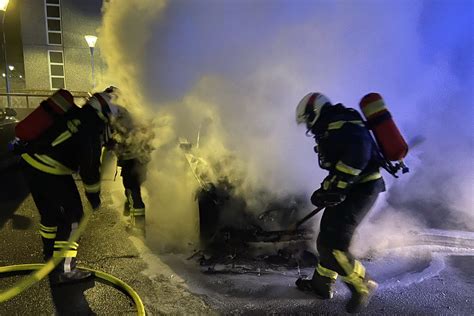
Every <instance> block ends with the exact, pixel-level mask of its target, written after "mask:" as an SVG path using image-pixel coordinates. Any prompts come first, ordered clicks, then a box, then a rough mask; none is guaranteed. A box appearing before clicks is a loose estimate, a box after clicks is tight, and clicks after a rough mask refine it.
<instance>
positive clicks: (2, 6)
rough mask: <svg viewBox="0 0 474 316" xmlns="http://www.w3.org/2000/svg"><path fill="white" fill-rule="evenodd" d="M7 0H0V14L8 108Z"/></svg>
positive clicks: (9, 101)
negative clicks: (0, 18)
mask: <svg viewBox="0 0 474 316" xmlns="http://www.w3.org/2000/svg"><path fill="white" fill-rule="evenodd" d="M8 2H9V0H0V14H1V16H2V33H3V58H4V59H3V61H4V62H5V90H6V92H7V103H8V107H9V108H10V107H11V105H12V102H11V99H10V78H9V77H10V76H9V75H8V63H7V41H6V39H5V15H6V13H7V7H8Z"/></svg>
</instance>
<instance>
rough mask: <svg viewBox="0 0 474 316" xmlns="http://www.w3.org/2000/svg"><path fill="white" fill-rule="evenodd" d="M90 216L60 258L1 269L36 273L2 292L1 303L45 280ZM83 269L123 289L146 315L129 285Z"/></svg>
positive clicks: (87, 215)
mask: <svg viewBox="0 0 474 316" xmlns="http://www.w3.org/2000/svg"><path fill="white" fill-rule="evenodd" d="M90 216H91V211H89V210H85V212H84V216H83V217H82V219H81V221H80V223H79V226H78V227H77V229H76V230H75V231H74V233H73V234H72V235H71V237H70V238H69V240H68V241H67V245H65V246H64V247H63V249H62V250H61V251H60V252H59V254H58V256H56V257H52V258H51V259H49V260H48V261H47V262H46V263H44V264H42V263H40V264H19V265H12V266H4V267H0V274H1V273H7V272H14V271H29V270H31V271H35V272H33V273H31V274H30V275H29V276H28V277H26V278H24V279H22V280H20V281H18V282H17V283H15V284H14V285H13V286H12V287H10V288H8V289H7V290H4V291H2V292H0V303H2V302H5V301H7V300H9V299H11V298H13V297H15V296H17V295H18V294H20V293H21V292H23V291H25V290H27V289H28V288H30V287H31V286H33V285H34V284H36V283H38V282H39V281H41V280H42V279H43V278H45V277H46V276H47V275H48V274H49V273H50V272H51V271H53V269H54V268H55V267H56V266H57V265H58V264H59V262H61V260H62V259H63V258H62V257H63V256H64V254H65V253H66V251H67V250H68V249H69V247H70V246H72V245H73V244H74V243H75V242H76V241H77V240H78V239H79V237H80V236H81V235H82V233H83V232H84V230H85V229H86V227H87V224H88V222H89V219H90ZM81 269H83V270H87V271H90V272H92V273H94V275H95V276H96V277H98V278H100V279H103V280H106V281H109V282H110V283H111V284H113V285H114V286H117V287H119V288H121V289H123V291H124V292H125V293H126V294H127V295H128V296H129V297H130V298H132V300H133V301H134V303H135V306H136V308H137V315H139V316H142V315H145V308H144V306H143V302H142V301H141V299H140V297H139V296H138V294H137V293H136V292H135V291H134V290H133V289H132V288H131V287H130V286H129V285H128V284H126V283H125V282H123V281H121V280H120V279H118V278H116V277H114V276H113V275H110V274H107V273H105V272H102V271H98V270H93V269H89V268H81Z"/></svg>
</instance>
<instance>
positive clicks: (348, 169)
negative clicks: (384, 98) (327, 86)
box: [296, 93, 385, 313]
mask: <svg viewBox="0 0 474 316" xmlns="http://www.w3.org/2000/svg"><path fill="white" fill-rule="evenodd" d="M296 121H297V123H298V124H303V123H304V124H306V128H307V134H308V133H310V134H312V136H314V139H315V141H316V146H315V151H316V152H317V154H318V160H319V166H320V167H321V168H322V169H325V170H328V171H329V174H328V176H327V177H326V178H325V179H324V180H323V182H322V183H321V187H320V188H319V189H317V190H316V191H315V192H314V193H313V195H312V196H311V202H312V203H313V204H314V205H315V206H318V207H325V211H324V213H323V216H322V218H321V223H320V232H319V235H318V238H317V249H318V253H319V262H318V265H317V267H316V269H315V271H314V274H313V277H312V278H311V279H302V278H300V279H298V280H297V281H296V285H297V287H298V288H299V289H300V290H307V291H312V292H313V293H314V294H316V296H318V297H320V298H322V299H330V298H332V297H333V293H334V285H335V282H336V279H337V277H338V276H339V275H340V276H341V277H342V280H343V281H344V283H345V284H346V285H347V286H348V287H349V289H350V291H351V294H352V295H351V298H350V300H349V301H348V302H347V304H346V310H347V312H349V313H356V312H359V311H360V310H362V309H363V308H364V307H365V306H366V305H367V304H368V302H369V300H370V297H371V296H372V294H373V292H374V291H375V289H376V288H377V283H376V282H375V281H374V280H372V279H371V278H370V276H369V275H368V274H367V273H366V271H365V268H364V266H363V265H362V263H361V262H360V261H358V260H356V259H355V258H354V257H353V255H352V254H351V253H350V252H349V246H350V243H351V240H352V237H353V235H354V231H355V230H356V228H357V226H358V225H359V224H360V222H361V221H362V219H363V218H364V217H365V216H366V215H367V213H368V212H369V210H370V209H371V207H372V206H373V205H374V203H375V201H376V199H377V196H378V195H379V193H380V192H383V191H385V184H384V181H383V178H382V175H381V174H380V172H379V163H378V159H377V157H378V155H377V153H378V151H377V147H376V146H375V143H374V141H373V139H372V136H371V135H370V132H369V130H368V129H367V127H366V126H365V124H364V122H363V120H362V117H361V116H360V114H359V113H358V112H357V111H356V110H354V109H352V108H347V107H345V106H344V105H342V104H340V103H339V104H335V105H333V104H332V103H331V102H330V100H329V99H328V98H327V97H326V96H325V95H323V94H321V93H309V94H307V95H306V96H305V97H304V98H303V99H302V100H301V101H300V102H299V104H298V106H297V108H296Z"/></svg>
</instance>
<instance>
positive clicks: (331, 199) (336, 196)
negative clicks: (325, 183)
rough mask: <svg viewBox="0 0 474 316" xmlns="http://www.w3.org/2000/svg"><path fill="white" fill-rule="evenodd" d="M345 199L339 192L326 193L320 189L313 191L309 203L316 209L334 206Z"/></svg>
mask: <svg viewBox="0 0 474 316" xmlns="http://www.w3.org/2000/svg"><path fill="white" fill-rule="evenodd" d="M345 199H346V195H345V194H343V193H340V192H334V191H326V190H323V189H322V188H320V189H317V190H316V191H314V193H313V195H311V203H313V205H314V206H317V207H328V206H336V205H338V204H339V203H342V202H343V201H344V200H345Z"/></svg>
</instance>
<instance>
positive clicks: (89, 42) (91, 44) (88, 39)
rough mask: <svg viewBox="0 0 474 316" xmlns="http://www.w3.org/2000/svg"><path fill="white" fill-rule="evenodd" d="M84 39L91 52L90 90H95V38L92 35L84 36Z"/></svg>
mask: <svg viewBox="0 0 474 316" xmlns="http://www.w3.org/2000/svg"><path fill="white" fill-rule="evenodd" d="M84 38H85V39H86V42H87V45H89V49H90V51H91V69H92V90H94V89H95V78H94V47H95V43H96V42H97V36H94V35H86V36H84Z"/></svg>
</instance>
